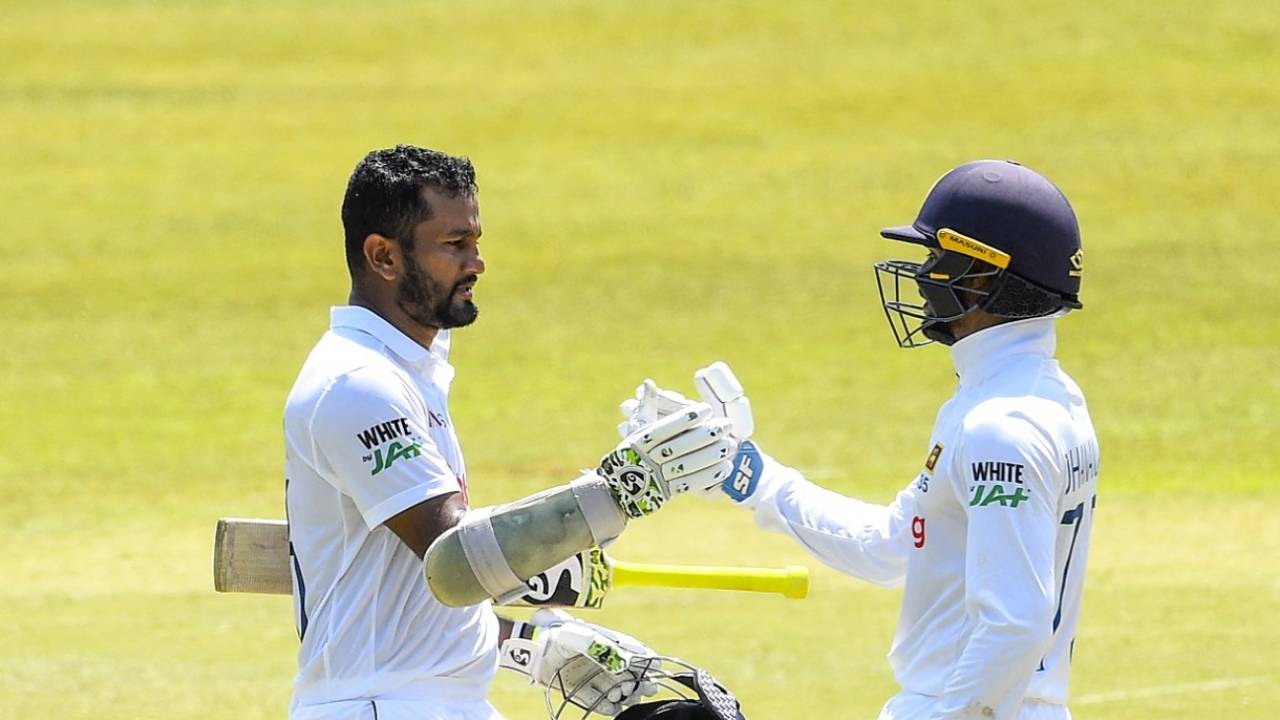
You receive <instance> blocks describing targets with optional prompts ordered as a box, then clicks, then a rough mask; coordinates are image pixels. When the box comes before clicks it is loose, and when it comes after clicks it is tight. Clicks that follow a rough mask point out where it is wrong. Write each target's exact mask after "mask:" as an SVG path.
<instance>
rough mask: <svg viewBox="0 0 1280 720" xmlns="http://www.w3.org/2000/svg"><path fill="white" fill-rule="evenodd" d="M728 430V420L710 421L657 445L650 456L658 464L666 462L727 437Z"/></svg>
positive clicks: (729, 427)
mask: <svg viewBox="0 0 1280 720" xmlns="http://www.w3.org/2000/svg"><path fill="white" fill-rule="evenodd" d="M730 430H732V427H731V426H730V424H729V421H728V420H710V421H708V422H707V423H706V424H704V425H699V426H697V427H695V428H693V429H692V430H689V431H686V432H683V433H680V434H679V435H677V436H675V437H674V438H672V439H670V440H668V441H667V442H665V443H663V444H661V445H659V446H658V447H656V448H654V449H653V450H652V452H651V453H650V455H651V456H652V457H653V458H654V459H655V460H658V461H659V462H668V461H670V460H673V459H675V458H678V457H680V456H681V455H688V454H689V453H691V452H693V451H694V450H699V449H701V448H704V447H706V446H708V445H710V444H712V443H714V442H716V441H717V440H720V439H721V438H725V437H728V435H729V432H730Z"/></svg>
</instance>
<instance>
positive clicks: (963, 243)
mask: <svg viewBox="0 0 1280 720" xmlns="http://www.w3.org/2000/svg"><path fill="white" fill-rule="evenodd" d="M938 244H939V245H941V246H942V249H943V250H950V251H951V252H957V253H960V254H961V255H968V256H969V257H971V258H977V259H979V260H981V261H983V262H986V263H991V264H992V265H995V266H996V267H998V268H1001V269H1003V268H1007V267H1009V260H1010V259H1011V258H1010V257H1009V253H1006V252H1003V251H1001V250H997V249H995V248H993V247H991V246H990V245H988V244H986V243H984V242H981V241H979V240H974V239H973V238H971V237H969V236H968V235H963V234H961V233H958V232H956V231H955V230H952V229H951V228H941V229H940V230H938Z"/></svg>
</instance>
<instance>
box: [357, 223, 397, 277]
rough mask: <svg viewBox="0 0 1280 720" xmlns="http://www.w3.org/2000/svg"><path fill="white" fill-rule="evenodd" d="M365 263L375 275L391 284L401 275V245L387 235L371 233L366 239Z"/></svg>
mask: <svg viewBox="0 0 1280 720" xmlns="http://www.w3.org/2000/svg"><path fill="white" fill-rule="evenodd" d="M364 262H365V265H367V266H368V268H369V270H370V272H372V273H373V274H374V275H377V276H378V277H380V278H382V279H383V280H386V281H387V282H391V281H393V280H395V279H396V278H397V277H398V276H399V275H400V245H399V244H398V243H396V241H394V240H392V239H391V238H389V237H387V236H385V235H379V234H378V233H370V234H369V235H368V236H367V237H365V239H364Z"/></svg>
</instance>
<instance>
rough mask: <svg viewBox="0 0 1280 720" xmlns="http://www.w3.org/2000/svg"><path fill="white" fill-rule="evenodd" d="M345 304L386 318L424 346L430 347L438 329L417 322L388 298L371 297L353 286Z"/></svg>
mask: <svg viewBox="0 0 1280 720" xmlns="http://www.w3.org/2000/svg"><path fill="white" fill-rule="evenodd" d="M347 304H348V305H354V306H356V307H362V308H364V309H365V310H368V311H369V312H371V313H373V314H375V315H377V316H378V317H380V318H382V319H383V320H386V321H387V322H389V323H391V326H392V327H394V328H395V329H397V330H399V331H400V332H402V333H404V334H405V335H406V336H408V337H409V339H410V340H413V341H414V342H416V343H418V344H419V345H421V346H422V347H424V348H429V347H431V343H432V342H434V341H435V339H436V333H437V332H439V331H440V328H434V327H428V326H426V325H421V324H419V323H418V321H417V320H414V319H413V318H411V317H409V315H408V313H406V312H405V311H404V310H402V309H401V308H400V305H398V304H397V303H396V302H394V301H392V300H391V299H390V298H376V297H373V294H372V293H369V292H367V291H365V290H363V289H361V288H358V287H355V286H352V288H351V294H350V295H349V296H347Z"/></svg>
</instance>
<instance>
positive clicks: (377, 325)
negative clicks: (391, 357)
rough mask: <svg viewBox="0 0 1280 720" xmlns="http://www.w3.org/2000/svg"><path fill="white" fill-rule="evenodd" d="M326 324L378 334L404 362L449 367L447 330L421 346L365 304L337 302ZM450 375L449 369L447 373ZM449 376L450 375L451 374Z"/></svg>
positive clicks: (381, 340)
mask: <svg viewBox="0 0 1280 720" xmlns="http://www.w3.org/2000/svg"><path fill="white" fill-rule="evenodd" d="M329 327H331V328H340V327H349V328H353V329H356V330H359V331H361V332H366V333H368V334H370V335H372V336H373V337H375V338H377V339H378V341H379V342H381V343H382V344H383V345H386V346H387V347H388V348H390V349H391V351H392V352H394V353H395V354H396V355H399V356H400V357H401V358H402V359H404V361H405V362H407V363H409V364H411V365H414V366H417V367H421V368H425V367H426V366H427V365H430V364H433V363H439V364H441V365H443V366H444V367H445V368H448V369H449V370H450V371H452V369H453V367H452V366H451V365H449V331H448V330H439V331H437V332H436V337H435V340H434V341H432V343H431V348H430V349H428V348H424V347H422V346H421V345H419V344H418V343H417V342H416V341H415V340H413V339H412V338H410V337H409V336H408V335H405V334H404V333H402V332H400V331H399V330H397V329H396V327H395V326H394V325H392V324H391V323H389V322H387V321H386V320H385V319H383V318H382V317H381V316H380V315H378V314H377V313H375V312H373V311H372V310H369V309H368V308H363V307H359V306H356V305H340V306H336V307H332V308H330V309H329ZM447 374H449V375H452V373H451V372H450V373H447ZM450 379H452V378H450Z"/></svg>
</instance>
